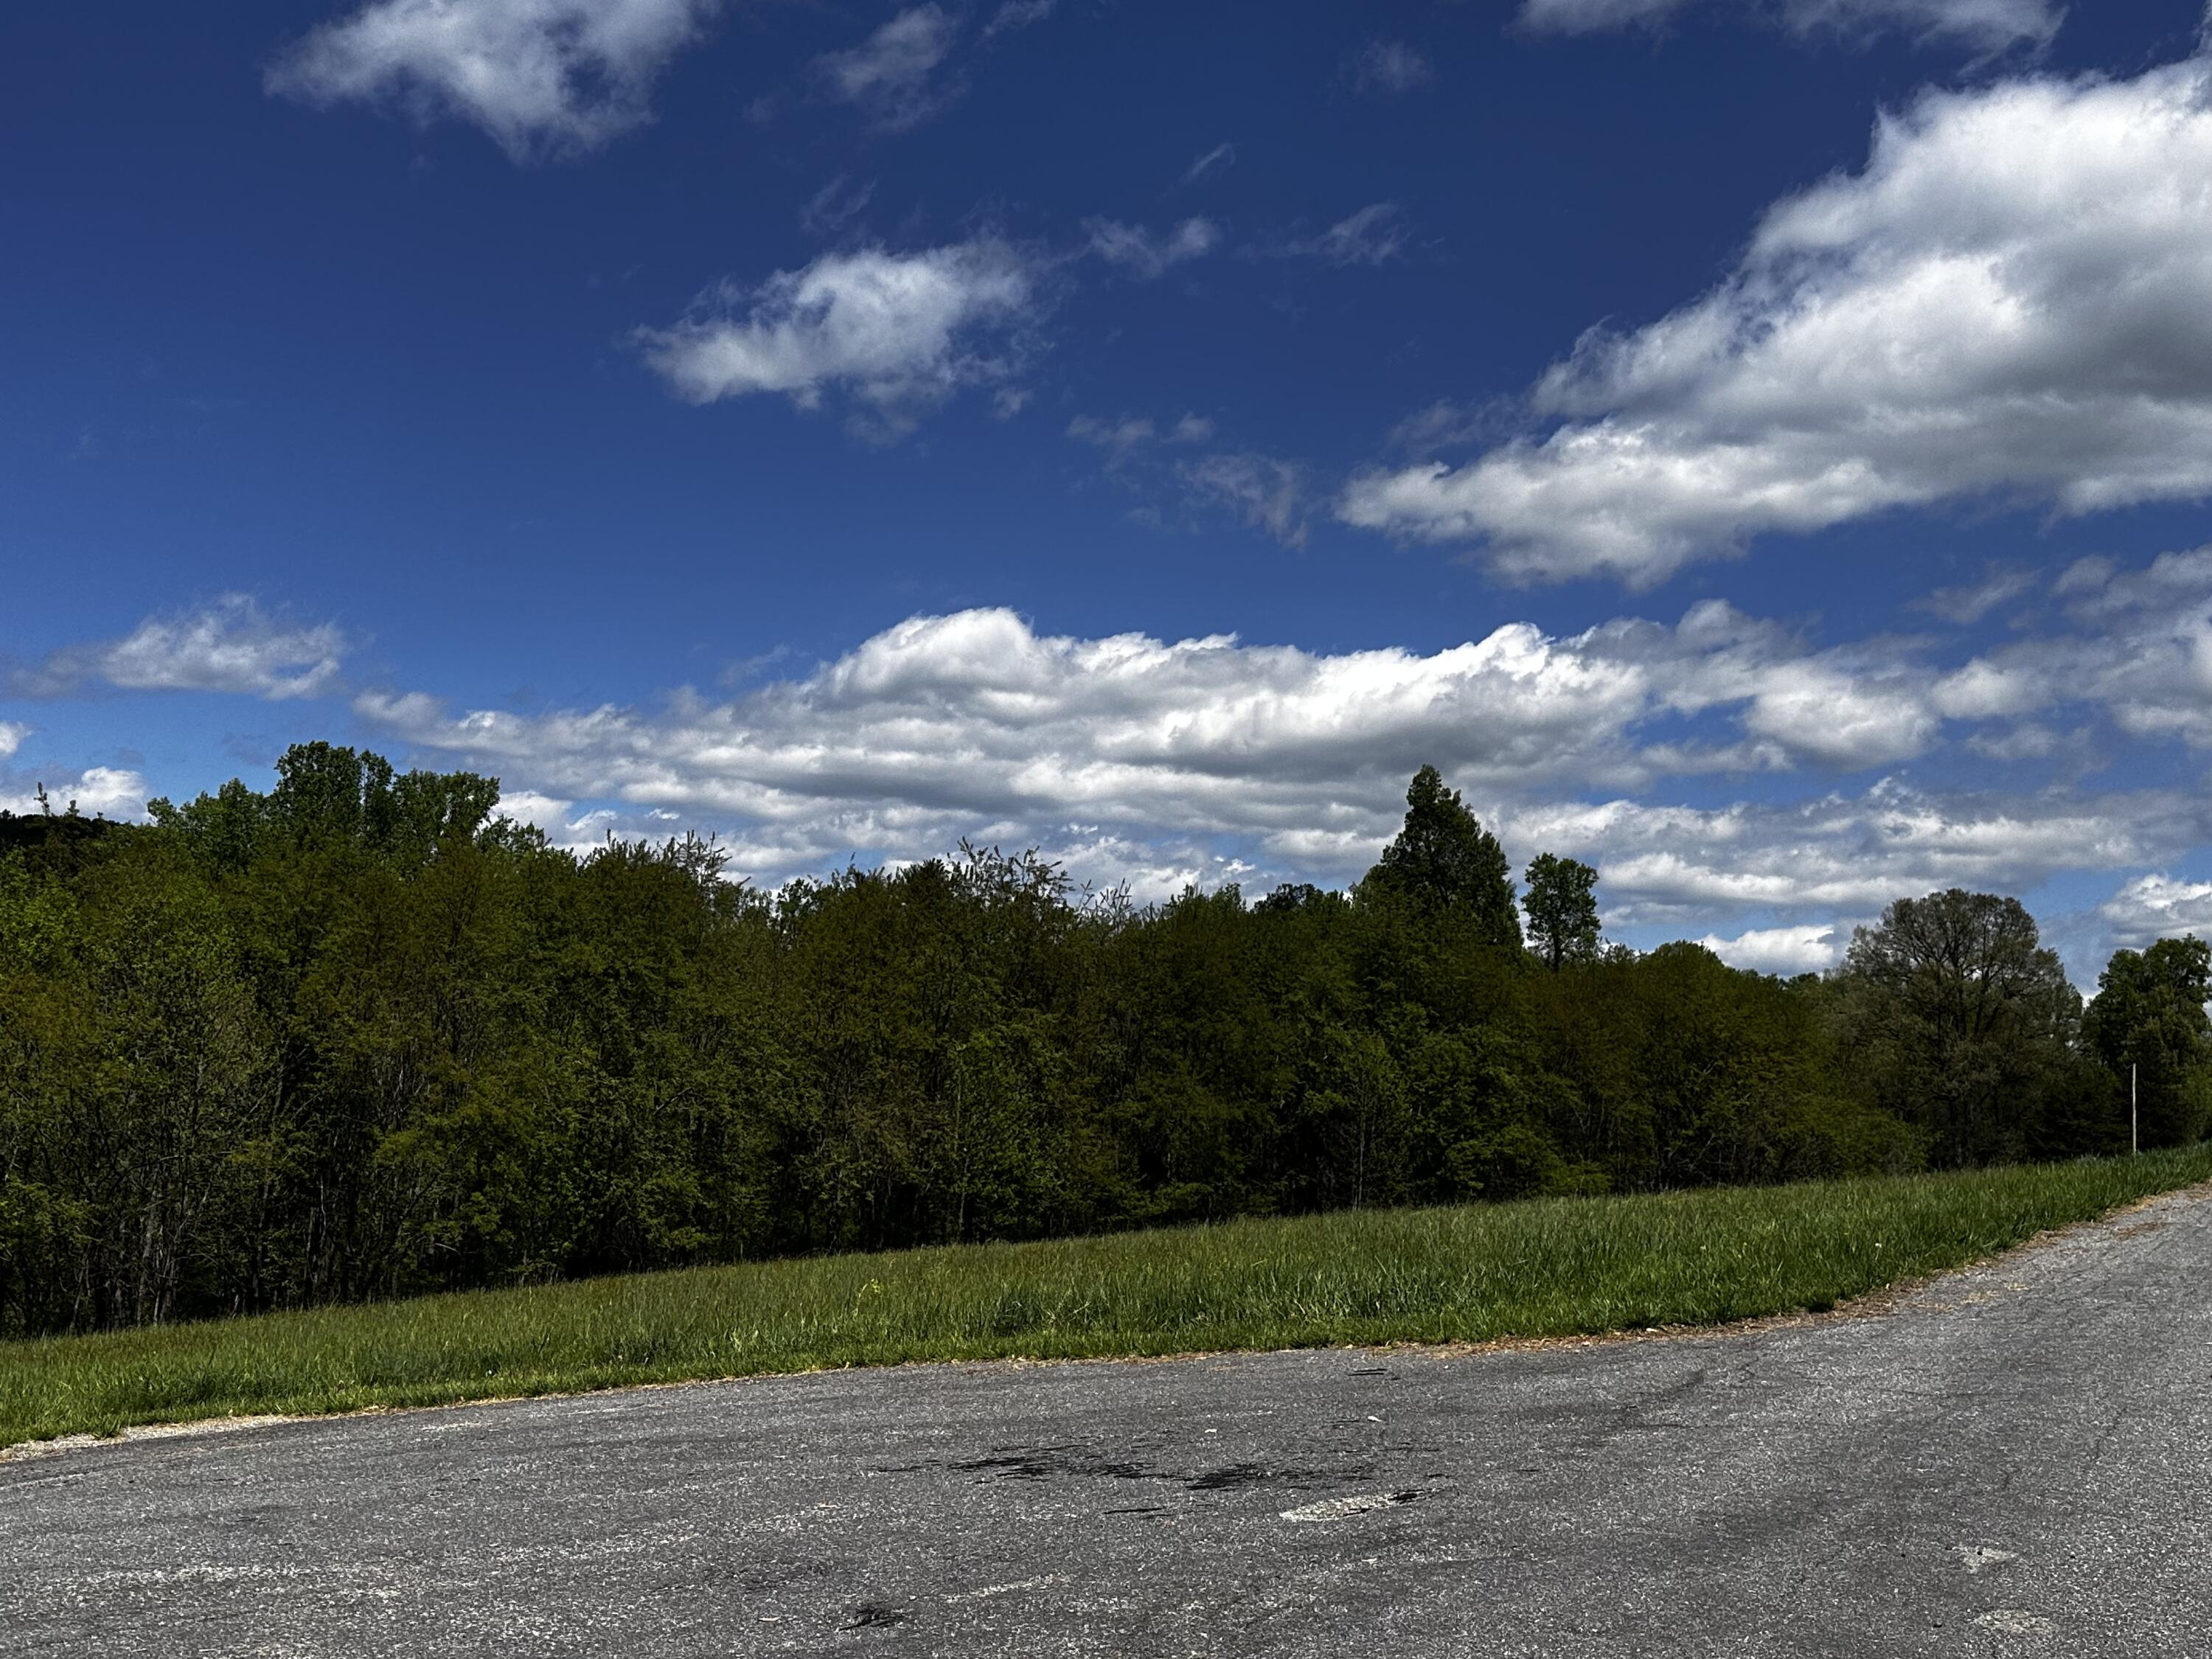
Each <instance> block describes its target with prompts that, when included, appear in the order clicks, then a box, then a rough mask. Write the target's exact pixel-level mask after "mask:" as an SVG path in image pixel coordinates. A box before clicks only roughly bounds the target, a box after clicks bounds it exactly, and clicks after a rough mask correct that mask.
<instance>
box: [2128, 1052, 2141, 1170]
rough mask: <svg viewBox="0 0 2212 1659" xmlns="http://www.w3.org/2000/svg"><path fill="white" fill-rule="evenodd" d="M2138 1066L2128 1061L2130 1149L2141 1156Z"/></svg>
mask: <svg viewBox="0 0 2212 1659" xmlns="http://www.w3.org/2000/svg"><path fill="white" fill-rule="evenodd" d="M2136 1122H2137V1120H2136V1066H2135V1062H2134V1061H2133V1060H2130V1061H2129V1062H2128V1151H2129V1152H2132V1153H2134V1154H2135V1155H2136V1157H2138V1158H2140V1157H2141V1156H2142V1133H2140V1132H2139V1131H2138V1129H2137V1127H2136Z"/></svg>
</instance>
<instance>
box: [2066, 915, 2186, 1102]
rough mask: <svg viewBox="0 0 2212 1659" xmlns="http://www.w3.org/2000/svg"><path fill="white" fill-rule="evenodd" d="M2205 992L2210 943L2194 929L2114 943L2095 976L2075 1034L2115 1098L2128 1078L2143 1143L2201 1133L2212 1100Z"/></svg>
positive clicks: (2122, 1095) (2123, 1091)
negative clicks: (2129, 944)
mask: <svg viewBox="0 0 2212 1659" xmlns="http://www.w3.org/2000/svg"><path fill="white" fill-rule="evenodd" d="M2208 997H2212V947H2208V946H2207V945H2205V943H2204V941H2203V939H2198V938H2197V937H2196V936H2195V935H2194V934H2191V935H2190V936H2188V937H2186V938H2184V939H2160V940H2159V941H2158V943H2156V944H2155V945H2152V946H2151V947H2150V948H2149V949H2148V950H2146V951H2115V952H2114V953H2113V955H2112V961H2111V963H2108V964H2107V965H2106V969H2105V971H2104V972H2103V973H2102V974H2100V975H2098V977H2097V1000H2095V1001H2094V1002H2092V1003H2091V1004H2090V1005H2089V1007H2088V1011H2087V1013H2086V1015H2085V1016H2084V1017H2083V1021H2082V1026H2083V1036H2084V1037H2085V1038H2086V1040H2087V1046H2088V1048H2090V1050H2091V1052H2093V1054H2095V1055H2096V1056H2097V1058H2098V1059H2099V1060H2102V1061H2103V1062H2104V1063H2105V1065H2106V1066H2107V1067H2108V1068H2110V1070H2111V1072H2112V1076H2113V1079H2115V1081H2116V1082H2117V1083H2118V1085H2119V1091H2120V1092H2119V1099H2120V1101H2121V1103H2123V1104H2124V1103H2125V1102H2126V1100H2127V1089H2128V1086H2129V1085H2130V1082H2131V1081H2132V1082H2133V1083H2134V1085H2135V1086H2136V1092H2137V1098H2138V1100H2139V1103H2140V1106H2139V1109H2140V1111H2141V1115H2142V1116H2141V1123H2142V1144H2143V1145H2144V1146H2179V1145H2181V1144H2182V1143H2184V1142H2185V1141H2191V1140H2195V1139H2199V1138H2200V1137H2201V1136H2202V1135H2203V1133H2204V1131H2205V1127H2206V1123H2207V1117H2208V1107H2212V1019H2208V1018H2207V1017H2206V1015H2205V1012H2204V1004H2205V1000H2206V999H2207V998H2208ZM2130 1073H2133V1076H2132V1078H2131V1077H2130Z"/></svg>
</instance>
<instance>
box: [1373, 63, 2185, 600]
mask: <svg viewBox="0 0 2212 1659" xmlns="http://www.w3.org/2000/svg"><path fill="white" fill-rule="evenodd" d="M2207 292H2212V88H2209V87H2208V67H2207V64H2206V63H2205V62H2203V61H2201V60H2191V61H2189V62H2186V63H2183V64H2173V65H2168V66H2166V67H2163V68H2160V69H2155V70H2150V71H2148V72H2146V73H2144V74H2142V75H2140V76H2136V77H2134V78H2132V79H2127V80H2107V79H2100V78H2094V77H2086V78H2081V79H2075V80H2062V79H2057V78H2051V77H2038V78H2025V79H2015V80H2010V81H2006V82H1999V83H1997V84H1995V85H1990V86H1986V87H1980V88H1972V89H1970V90H1966V91H1946V92H1932V93H1929V94H1925V95H1923V97H1922V98H1921V99H1920V100H1918V101H1917V103H1916V104H1914V105H1913V106H1911V108H1910V109H1908V110H1906V111H1905V112H1903V113H1901V114H1899V115H1894V116H1889V117H1885V118H1883V120H1882V121H1881V123H1880V125H1878V126H1877V128H1876V130H1875V139H1874V145H1873V150H1872V155H1871V156H1870V159H1869V161H1868V163H1867V165H1866V167H1864V168H1863V170H1861V171H1860V172H1858V173H1851V174H1846V175H1839V176H1838V177H1836V178H1833V179H1829V180H1827V181H1826V182H1825V183H1823V184H1820V185H1816V186H1815V187H1814V188H1813V189H1811V190H1808V191H1804V192H1803V193H1802V194H1800V195H1797V196H1795V197H1790V198H1788V199H1786V200H1784V201H1783V202H1781V203H1779V204H1777V205H1776V206H1775V207H1774V208H1773V209H1772V210H1770V211H1769V212H1768V213H1767V215H1766V216H1765V219H1764V220H1763V221H1762V222H1761V223H1760V225H1759V228H1758V230H1757V233H1756V234H1755V235H1754V236H1753V240H1752V242H1751V245H1750V247H1749V250H1748V251H1747V253H1746V254H1745V256H1744V258H1743V259H1742V261H1741V264H1740V265H1739V267H1738V268H1737V270H1735V273H1734V275H1732V276H1730V277H1729V279H1728V280H1727V281H1726V282H1725V283H1723V284H1722V285H1721V286H1720V287H1719V288H1718V289H1716V290H1715V291H1714V292H1713V293H1711V294H1710V295H1707V296H1706V297H1705V298H1704V299H1702V300H1699V301H1697V302H1696V303H1694V304H1692V305H1690V306H1688V307H1685V308H1684V309H1682V310H1680V311H1678V312H1676V313H1674V314H1673V315H1671V316H1668V317H1666V318H1664V319H1662V320H1660V321H1658V322H1656V323H1654V324H1651V325H1649V326H1647V327H1644V328H1642V329H1638V330H1637V331H1633V332H1632V333H1629V334H1626V335H1616V334H1610V333H1607V332H1604V331H1593V332H1592V333H1591V334H1589V336H1587V337H1584V339H1583V341H1582V342H1581V343H1580V344H1578V345H1577V348H1576V349H1575V351H1574V353H1573V355H1572V356H1571V357H1569V358H1568V359H1567V360H1566V361H1565V362H1561V363H1559V364H1558V365H1556V366H1555V367H1554V368H1553V369H1552V370H1551V371H1550V372H1549V373H1547V374H1546V375H1545V376H1544V377H1543V379H1542V380H1541V381H1540V382H1539V383H1538V385H1537V386H1536V388H1535V391H1534V397H1533V404H1534V410H1535V411H1536V413H1537V414H1538V415H1540V416H1543V417H1546V418H1547V419H1551V420H1554V421H1556V422H1559V424H1558V425H1557V426H1556V427H1555V428H1553V429H1552V430H1550V431H1549V432H1548V433H1543V434H1541V435H1540V434H1537V433H1531V434H1528V435H1524V436H1522V437H1520V438H1517V439H1516V440H1514V441H1510V442H1507V443H1505V444H1504V445H1502V446H1500V447H1496V448H1493V449H1492V450H1491V451H1490V452H1489V453H1486V454H1485V455H1482V456H1480V457H1479V458H1478V459H1475V460H1474V461H1473V462H1471V463H1469V464H1468V465H1463V466H1459V467H1452V466H1449V465H1445V464H1443V463H1442V462H1427V463H1424V464H1422V465H1414V466H1410V467H1403V468H1400V469H1398V470H1396V471H1383V472H1377V473H1374V474H1370V475H1369V476H1366V477H1361V478H1358V479H1356V480H1355V481H1354V482H1353V483H1352V485H1351V486H1350V487H1349V488H1348V489H1346V492H1345V494H1344V495H1343V497H1342V499H1341V501H1340V506H1339V511H1340V515H1341V516H1342V517H1343V518H1344V519H1345V520H1347V521H1349V522H1351V523H1352V524H1355V525H1360V526H1366V527H1369V528H1372V529H1378V530H1383V531H1386V532H1390V533H1392V534H1395V535H1397V536H1401V537H1406V538H1415V539H1424V540H1432V541H1460V540H1466V541H1474V542H1480V543H1482V544H1486V547H1487V550H1488V556H1489V557H1490V558H1491V560H1492V562H1493V563H1494V564H1495V566H1496V567H1497V568H1498V569H1499V570H1500V571H1501V572H1503V573H1504V574H1507V575H1509V576H1511V577H1516V578H1520V579H1527V580H1559V579H1565V578H1569V577H1574V576H1583V575H1596V574H1606V575H1613V576H1617V577H1620V578H1622V579H1624V580H1627V581H1629V582H1630V583H1632V584H1634V585H1644V584H1649V583H1652V582H1656V581H1657V580H1662V579H1663V578H1664V577H1666V576H1667V575H1668V574H1670V573H1672V572H1673V571H1674V570H1675V569H1677V568H1680V566H1681V565H1682V564H1683V563H1685V562H1687V561H1689V560H1691V559H1693V558H1698V557H1701V556H1714V555H1717V554H1725V553H1729V552H1732V551H1734V550H1737V549H1739V548H1740V547H1741V544H1743V543H1744V541H1745V540H1746V539H1747V538H1749V537H1751V536H1753V535H1756V534H1759V533H1760V532H1796V533H1808V532H1814V531H1818V530H1821V529H1824V528H1826V527H1827V526H1832V525H1837V524H1841V523H1844V522H1846V521H1849V520H1854V519H1859V518H1863V517H1866V516H1868V515H1869V514H1872V513H1880V512H1883V511H1885V510H1889V509H1894V508H1899V507H1928V506H1931V505H1934V504H1936V503H1940V502H1943V501H1954V500H1962V499H1975V498H1981V499H1996V500H1999V501H2023V502H2042V503H2045V504H2048V505H2049V506H2051V507H2055V508H2056V509H2057V511H2059V512H2061V513H2091V512H2095V511H2099V510H2102V509H2106V508H2111V507H2123V506H2126V505H2130V504H2132V503H2138V502H2145V501H2172V500H2193V499H2200V498H2202V497H2203V496H2205V495H2208V494H2212V307H2207V306H2206V305H2205V304H2204V303H2203V297H2204V295H2205V294H2206V293H2207Z"/></svg>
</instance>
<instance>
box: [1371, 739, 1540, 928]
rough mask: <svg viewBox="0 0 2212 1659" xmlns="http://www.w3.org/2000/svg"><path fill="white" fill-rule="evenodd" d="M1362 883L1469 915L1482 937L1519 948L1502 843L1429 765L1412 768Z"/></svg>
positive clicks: (1400, 898) (1420, 905) (1395, 897)
mask: <svg viewBox="0 0 2212 1659" xmlns="http://www.w3.org/2000/svg"><path fill="white" fill-rule="evenodd" d="M1361 887H1362V889H1363V890H1364V891H1365V892H1367V893H1368V894H1369V895H1370V896H1373V897H1376V898H1379V899H1382V900H1383V901H1384V902H1389V903H1395V904H1400V905H1402V906H1404V907H1405V908H1407V909H1409V910H1411V911H1412V912H1413V913H1414V914H1415V915H1419V916H1422V917H1424V918H1426V919H1431V920H1433V919H1437V918H1442V917H1447V916H1449V917H1454V918H1457V919H1461V920H1464V921H1471V922H1472V923H1474V927H1475V930H1476V932H1477V934H1478V936H1480V938H1482V939H1484V940H1485V942H1486V943H1488V944H1491V945H1498V946H1499V947H1501V948H1504V949H1507V950H1513V951H1518V950H1519V949H1520V948H1521V915H1520V910H1519V908H1518V907H1517V906H1516V904H1515V903H1514V899H1513V874H1512V866H1510V865H1509V864H1507V863H1506V861H1505V849H1504V848H1503V847H1501V846H1499V845H1498V837H1497V836H1493V835H1492V834H1491V833H1490V831H1488V830H1487V829H1484V828H1483V827H1482V825H1481V823H1480V822H1479V821H1478V820H1477V819H1476V817H1475V816H1474V813H1472V812H1470V811H1468V809H1467V805H1466V803H1465V802H1463V801H1462V800H1461V799H1460V798H1459V791H1458V790H1456V789H1450V788H1447V787H1445V785H1444V780H1443V774H1442V773H1440V772H1438V771H1437V769H1436V768H1435V767H1433V766H1424V767H1423V768H1422V769H1420V770H1419V771H1418V772H1416V773H1415V774H1413V782H1412V784H1411V785H1410V786H1408V787H1407V790H1406V823H1405V827H1404V828H1403V829H1401V830H1400V831H1399V832H1398V838H1397V839H1396V840H1395V841H1394V842H1391V843H1390V844H1389V846H1388V847H1386V848H1383V856H1382V857H1381V858H1380V859H1379V860H1376V865H1375V867H1374V868H1373V869H1372V870H1370V871H1369V872H1367V878H1366V879H1365V881H1364V882H1363V883H1362V884H1361Z"/></svg>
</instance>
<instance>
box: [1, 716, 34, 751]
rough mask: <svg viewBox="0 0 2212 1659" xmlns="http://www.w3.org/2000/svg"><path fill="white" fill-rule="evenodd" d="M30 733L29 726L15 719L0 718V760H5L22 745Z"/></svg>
mask: <svg viewBox="0 0 2212 1659" xmlns="http://www.w3.org/2000/svg"><path fill="white" fill-rule="evenodd" d="M30 735H31V728H30V727H29V726H25V725H22V724H21V723H20V722H19V721H15V720H0V760H7V759H9V757H12V756H13V755H14V754H15V751H16V750H18V749H21V747H22V746H23V740H24V739H25V738H27V737H29V736H30Z"/></svg>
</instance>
